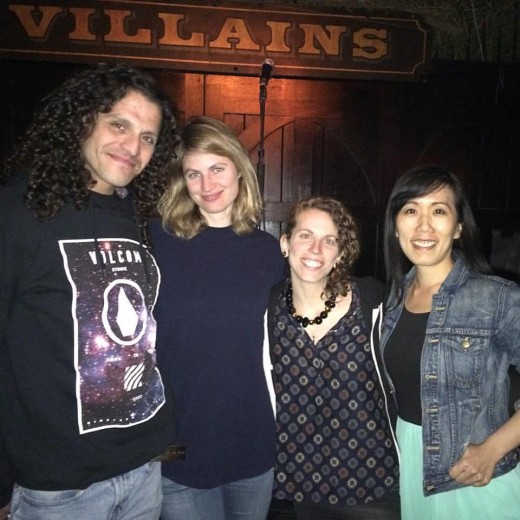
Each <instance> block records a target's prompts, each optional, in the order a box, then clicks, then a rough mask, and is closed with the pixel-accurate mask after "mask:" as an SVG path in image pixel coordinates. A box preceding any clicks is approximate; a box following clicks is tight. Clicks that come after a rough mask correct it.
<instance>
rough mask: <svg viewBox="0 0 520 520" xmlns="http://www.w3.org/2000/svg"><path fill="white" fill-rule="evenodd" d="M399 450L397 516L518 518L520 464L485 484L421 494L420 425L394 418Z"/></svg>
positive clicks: (408, 519)
mask: <svg viewBox="0 0 520 520" xmlns="http://www.w3.org/2000/svg"><path fill="white" fill-rule="evenodd" d="M397 441H398V444H399V451H400V452H401V461H400V462H401V464H400V477H399V479H400V484H399V486H400V494H401V520H519V519H520V464H519V465H518V466H517V467H516V468H515V469H514V470H512V471H510V472H509V473H507V474H505V475H502V476H500V477H496V478H494V479H493V480H491V482H490V483H489V484H488V485H487V486H483V487H473V486H467V487H463V488H459V489H454V490H452V491H446V492H444V493H437V494H435V495H431V496H428V497H425V496H424V494H423V489H422V482H423V464H422V427H421V426H417V425H416V424H411V423H409V422H405V421H403V420H402V419H398V420H397Z"/></svg>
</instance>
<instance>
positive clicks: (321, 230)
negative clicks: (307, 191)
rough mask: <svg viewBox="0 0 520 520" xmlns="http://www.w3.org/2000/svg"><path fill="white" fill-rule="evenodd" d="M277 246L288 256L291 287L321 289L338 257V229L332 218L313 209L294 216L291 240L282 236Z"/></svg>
mask: <svg viewBox="0 0 520 520" xmlns="http://www.w3.org/2000/svg"><path fill="white" fill-rule="evenodd" d="M280 245H281V249H282V251H283V252H286V253H287V255H288V260H289V266H290V269H291V278H292V280H293V284H294V283H295V282H297V283H298V282H304V283H318V284H320V286H321V287H325V284H326V282H327V278H328V276H329V274H330V272H331V271H332V269H333V267H334V264H335V263H336V262H338V261H339V259H340V256H341V255H340V253H339V246H338V230H337V228H336V225H335V224H334V222H333V220H332V217H331V216H330V215H329V214H328V213H327V212H325V211H322V210H319V209H315V208H312V209H306V210H304V211H302V212H301V213H299V214H298V216H297V218H296V225H295V226H294V228H293V230H292V233H291V237H290V238H288V237H287V236H286V235H283V236H282V238H281V239H280Z"/></svg>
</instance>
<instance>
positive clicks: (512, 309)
mask: <svg viewBox="0 0 520 520" xmlns="http://www.w3.org/2000/svg"><path fill="white" fill-rule="evenodd" d="M414 276H415V268H412V270H411V271H410V272H409V273H408V275H407V276H406V279H405V290H406V288H408V286H409V284H410V283H411V281H412V280H413V279H414ZM402 308H403V301H400V302H398V303H397V304H396V302H395V299H394V301H393V302H392V297H391V299H390V305H389V310H388V311H387V313H386V314H385V316H384V323H383V330H382V336H381V343H380V346H381V350H382V352H383V355H384V349H385V347H386V345H387V342H388V338H389V336H390V334H391V333H392V331H393V330H394V328H395V325H396V323H397V320H398V319H399V317H400V315H401V311H402ZM510 364H512V365H515V366H517V367H518V366H520V287H519V286H518V285H517V284H516V283H514V282H511V281H508V280H504V279H501V278H498V277H494V276H486V275H482V274H478V273H475V272H472V271H470V270H469V269H468V267H467V265H466V263H465V262H464V260H463V259H462V258H460V257H457V258H456V261H455V264H454V266H453V268H452V270H451V272H450V274H449V275H448V278H447V279H446V280H445V281H444V283H443V284H442V286H441V288H440V290H439V292H438V293H437V294H436V295H434V297H433V302H432V309H431V312H430V316H429V319H428V325H427V329H426V337H425V340H424V345H423V351H422V357H421V407H422V435H423V464H424V469H423V490H424V494H425V495H426V496H427V495H432V494H435V493H439V492H442V491H448V490H451V489H456V488H458V487H461V485H460V484H458V483H457V482H456V481H455V480H453V479H452V478H451V477H450V476H449V470H450V468H451V467H452V466H453V465H454V464H455V462H456V461H457V460H458V459H459V458H460V456H461V455H462V453H463V451H464V449H465V447H466V446H467V445H468V444H470V443H472V444H480V443H482V442H483V441H484V440H485V439H486V438H487V437H488V436H489V435H490V434H492V433H493V432H494V431H496V430H497V429H498V428H499V427H500V426H501V425H502V424H503V423H505V422H506V421H507V420H508V418H509V413H508V400H509V386H510V383H509V377H508V368H509V366H510ZM389 385H390V388H391V392H395V388H394V386H393V384H392V382H391V380H390V379H389ZM517 462H518V450H513V451H511V452H509V453H508V454H507V455H506V456H505V457H504V458H503V459H501V460H500V461H499V462H498V463H497V465H496V468H495V472H494V475H493V476H494V477H496V476H499V475H502V474H504V473H507V472H508V471H510V470H511V469H513V468H514V467H515V466H516V464H517Z"/></svg>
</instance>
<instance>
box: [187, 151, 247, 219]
mask: <svg viewBox="0 0 520 520" xmlns="http://www.w3.org/2000/svg"><path fill="white" fill-rule="evenodd" d="M182 170H183V174H184V180H185V181H186V187H187V188H188V193H189V194H190V197H191V198H192V199H193V201H194V202H195V204H197V206H198V207H199V209H200V212H201V214H202V216H203V217H204V218H205V219H206V222H207V223H208V225H209V226H211V227H226V226H230V225H231V212H232V210H233V204H234V202H235V200H236V198H237V196H238V190H239V174H238V172H237V168H236V166H235V164H234V163H233V161H232V160H231V159H229V158H227V157H223V156H220V155H214V154H211V153H206V152H188V153H187V154H186V155H185V157H184V160H183V163H182Z"/></svg>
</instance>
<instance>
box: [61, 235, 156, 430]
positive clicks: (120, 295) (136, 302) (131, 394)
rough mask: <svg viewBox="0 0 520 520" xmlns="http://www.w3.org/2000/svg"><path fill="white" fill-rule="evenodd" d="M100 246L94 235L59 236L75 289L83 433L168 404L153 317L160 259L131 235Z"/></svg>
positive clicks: (141, 417) (137, 418) (131, 420)
mask: <svg viewBox="0 0 520 520" xmlns="http://www.w3.org/2000/svg"><path fill="white" fill-rule="evenodd" d="M97 247H98V251H97V252H96V249H95V242H94V240H61V241H60V250H61V253H62V255H63V260H64V265H65V271H66V274H67V277H68V279H69V281H70V284H71V286H72V292H73V299H72V317H73V320H74V349H75V356H74V357H75V369H76V375H77V377H76V399H77V403H78V423H79V430H80V433H87V432H91V431H95V430H100V429H104V428H125V427H130V426H133V425H135V424H138V423H141V422H144V421H147V420H148V419H150V418H152V417H153V416H154V415H155V414H156V413H157V411H158V410H159V409H160V408H161V406H162V405H163V404H164V387H163V384H162V380H161V377H160V374H159V371H158V370H157V368H156V362H155V361H156V359H155V335H156V324H155V320H154V319H153V316H152V309H153V306H154V305H155V302H156V299H157V292H158V288H159V279H160V274H159V270H158V268H157V264H156V263H155V260H154V258H153V257H152V256H151V255H150V254H149V253H148V252H147V251H146V249H144V248H143V247H142V246H140V245H139V244H138V243H137V242H135V241H133V240H127V239H98V245H97ZM144 255H146V258H144Z"/></svg>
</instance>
